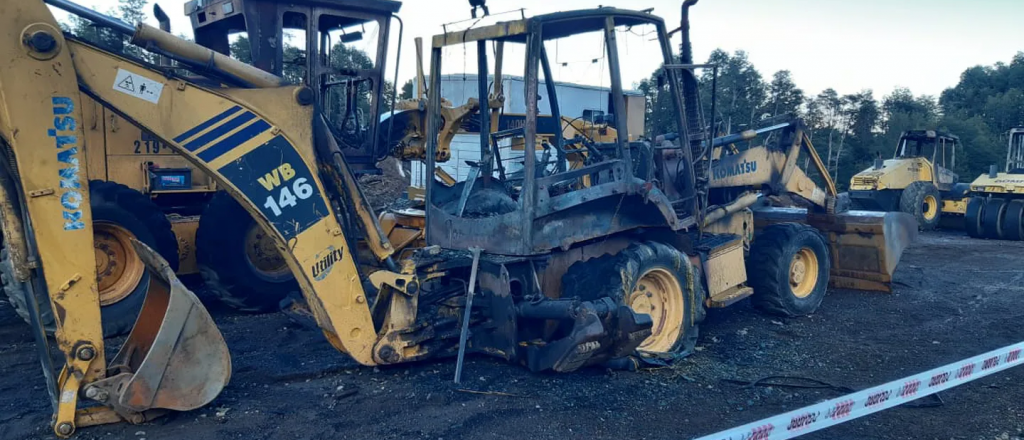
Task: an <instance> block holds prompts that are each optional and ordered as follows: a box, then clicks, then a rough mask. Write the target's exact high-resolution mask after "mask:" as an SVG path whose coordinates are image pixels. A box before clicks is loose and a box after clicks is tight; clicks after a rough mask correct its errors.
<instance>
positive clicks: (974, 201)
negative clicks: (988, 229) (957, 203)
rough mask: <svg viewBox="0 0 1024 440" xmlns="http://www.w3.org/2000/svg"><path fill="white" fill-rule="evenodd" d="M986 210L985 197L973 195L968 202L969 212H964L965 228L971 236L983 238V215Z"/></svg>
mask: <svg viewBox="0 0 1024 440" xmlns="http://www.w3.org/2000/svg"><path fill="white" fill-rule="evenodd" d="M984 211H985V199H983V198H981V197H971V200H969V201H968V202H967V212H966V213H964V229H966V230H967V235H968V236H970V237H971V238H982V228H981V217H982V214H983V213H984Z"/></svg>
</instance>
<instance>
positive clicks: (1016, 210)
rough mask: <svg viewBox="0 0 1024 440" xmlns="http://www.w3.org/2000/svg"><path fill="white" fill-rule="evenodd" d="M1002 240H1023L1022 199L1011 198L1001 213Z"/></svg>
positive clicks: (1023, 214) (1023, 208)
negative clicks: (1004, 210)
mask: <svg viewBox="0 0 1024 440" xmlns="http://www.w3.org/2000/svg"><path fill="white" fill-rule="evenodd" d="M1002 238H1003V239H1004V240H1024V200H1011V201H1010V203H1008V204H1007V205H1006V213H1005V214H1003V235H1002Z"/></svg>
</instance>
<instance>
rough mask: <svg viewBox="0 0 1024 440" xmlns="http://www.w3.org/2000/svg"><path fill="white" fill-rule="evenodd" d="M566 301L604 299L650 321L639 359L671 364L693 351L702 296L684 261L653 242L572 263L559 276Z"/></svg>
mask: <svg viewBox="0 0 1024 440" xmlns="http://www.w3.org/2000/svg"><path fill="white" fill-rule="evenodd" d="M562 286H563V289H565V290H566V291H567V292H566V293H567V295H566V296H576V297H579V298H580V299H582V300H585V301H586V300H594V299H598V298H604V297H609V298H612V299H613V300H615V302H616V303H618V304H622V305H626V306H628V307H629V308H631V309H633V311H634V312H636V313H644V314H647V315H650V316H651V320H652V321H653V323H654V325H653V326H652V327H651V336H649V337H648V338H647V339H645V340H644V341H643V342H642V343H641V344H640V346H639V347H638V348H637V351H638V352H640V355H641V356H643V357H654V358H667V359H674V358H680V357H683V356H686V355H688V354H690V353H692V352H693V348H694V346H696V344H697V336H698V327H697V324H698V323H699V322H700V321H702V320H703V319H704V313H705V312H704V292H703V289H702V288H701V282H700V279H699V277H698V275H697V272H696V270H694V268H693V266H692V265H691V264H690V260H689V258H688V257H687V256H686V255H684V254H683V253H682V252H679V251H678V250H676V249H674V248H672V247H670V246H668V245H665V244H662V243H655V242H643V243H635V244H633V245H631V246H629V247H628V248H626V249H624V250H623V251H622V252H619V253H618V254H615V255H605V256H602V257H599V258H595V259H591V260H587V261H582V262H578V263H575V264H573V265H572V266H571V267H570V268H569V270H568V271H567V272H566V273H565V275H564V276H563V277H562Z"/></svg>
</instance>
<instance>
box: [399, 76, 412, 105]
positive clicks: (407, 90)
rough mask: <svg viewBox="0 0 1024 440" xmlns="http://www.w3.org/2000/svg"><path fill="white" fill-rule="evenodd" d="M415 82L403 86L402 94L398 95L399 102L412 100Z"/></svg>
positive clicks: (409, 81) (410, 81)
mask: <svg viewBox="0 0 1024 440" xmlns="http://www.w3.org/2000/svg"><path fill="white" fill-rule="evenodd" d="M412 89H413V80H411V79H410V80H408V81H406V82H405V84H402V93H400V94H399V95H398V99H399V100H404V99H412V98H413V96H412Z"/></svg>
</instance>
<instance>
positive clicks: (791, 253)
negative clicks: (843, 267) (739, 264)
mask: <svg viewBox="0 0 1024 440" xmlns="http://www.w3.org/2000/svg"><path fill="white" fill-rule="evenodd" d="M747 261H748V262H747V275H748V277H747V278H748V279H749V281H750V286H751V287H753V288H754V295H753V296H752V297H751V301H752V302H753V304H754V306H755V307H757V308H760V309H762V310H765V311H767V312H770V313H774V314H777V315H782V316H790V317H792V316H803V315H809V314H811V313H814V311H815V310H817V309H818V306H819V305H821V301H822V299H824V298H825V293H826V290H827V288H828V277H829V271H830V269H831V267H832V260H831V257H830V256H829V252H828V245H827V244H826V242H825V239H824V238H822V236H821V234H820V233H819V232H818V230H817V229H814V228H813V227H811V226H808V225H804V224H799V223H781V224H776V225H771V226H768V227H766V228H764V230H763V231H762V232H761V234H760V236H758V237H757V238H755V239H754V241H753V243H751V245H750V259H749V260H747Z"/></svg>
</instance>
